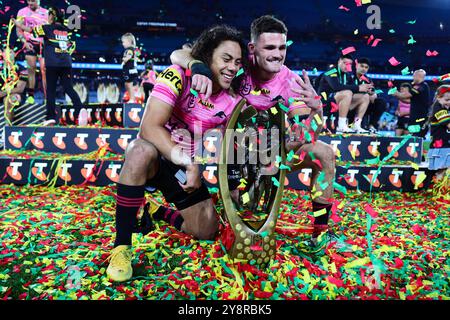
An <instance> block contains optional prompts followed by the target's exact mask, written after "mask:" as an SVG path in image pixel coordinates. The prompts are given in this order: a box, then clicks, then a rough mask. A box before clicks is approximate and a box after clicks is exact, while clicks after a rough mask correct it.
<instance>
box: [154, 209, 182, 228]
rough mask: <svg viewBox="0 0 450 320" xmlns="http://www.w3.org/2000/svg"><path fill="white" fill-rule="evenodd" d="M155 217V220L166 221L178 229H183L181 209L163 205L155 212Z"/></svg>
mask: <svg viewBox="0 0 450 320" xmlns="http://www.w3.org/2000/svg"><path fill="white" fill-rule="evenodd" d="M153 218H154V219H155V220H162V221H165V222H167V223H168V224H170V225H172V226H174V227H175V228H177V229H178V230H181V226H182V224H183V222H184V219H183V216H182V215H181V213H180V211H178V210H173V209H171V208H166V207H162V206H161V207H159V208H158V210H157V211H156V212H155V213H154V214H153Z"/></svg>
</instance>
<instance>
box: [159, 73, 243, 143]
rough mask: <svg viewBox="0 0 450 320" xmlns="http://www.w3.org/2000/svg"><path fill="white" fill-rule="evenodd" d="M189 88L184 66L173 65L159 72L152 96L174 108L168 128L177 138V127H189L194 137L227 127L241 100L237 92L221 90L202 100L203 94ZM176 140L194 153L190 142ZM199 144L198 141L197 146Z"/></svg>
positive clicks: (189, 80)
mask: <svg viewBox="0 0 450 320" xmlns="http://www.w3.org/2000/svg"><path fill="white" fill-rule="evenodd" d="M190 90H191V78H190V77H187V76H186V75H185V72H184V70H183V69H182V68H181V67H179V66H177V65H172V66H170V67H169V68H167V69H166V70H164V71H163V72H162V73H160V74H159V75H158V78H157V79H156V84H155V87H154V88H153V91H152V93H151V95H150V97H154V98H158V99H159V100H161V101H163V102H165V103H167V104H169V105H171V106H172V107H173V111H172V116H171V117H170V119H169V122H168V123H167V124H166V128H167V129H168V130H169V132H171V134H172V138H174V139H178V138H179V134H177V132H176V131H177V129H186V130H188V131H189V133H190V134H191V137H192V138H194V133H195V134H200V133H204V132H205V131H207V130H209V129H213V128H219V129H224V128H225V125H226V123H227V121H228V119H229V118H230V116H231V113H232V112H233V109H234V107H235V105H236V104H237V103H238V102H239V100H240V99H241V97H240V96H238V95H237V96H236V97H232V96H231V95H229V94H228V92H227V91H225V90H222V91H220V93H218V94H215V95H212V96H211V97H210V98H209V99H208V101H203V100H201V99H199V97H200V96H198V97H196V96H195V95H194V94H193V93H192V92H191V91H190ZM175 141H176V142H177V143H179V144H180V145H182V146H183V148H186V149H188V148H189V149H190V150H191V152H194V151H196V150H194V149H192V148H191V145H190V144H189V146H188V144H187V143H183V142H182V141H179V140H178V141H177V140H175ZM183 141H184V140H183ZM200 143H201V142H200ZM197 147H198V146H197V144H195V147H194V148H197ZM189 149H188V150H189Z"/></svg>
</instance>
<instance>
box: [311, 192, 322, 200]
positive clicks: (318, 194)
mask: <svg viewBox="0 0 450 320" xmlns="http://www.w3.org/2000/svg"><path fill="white" fill-rule="evenodd" d="M322 194H323V192H322V191H317V192H315V193H313V194H312V195H311V197H312V198H313V200H314V199H317V198H319V197H320V196H322Z"/></svg>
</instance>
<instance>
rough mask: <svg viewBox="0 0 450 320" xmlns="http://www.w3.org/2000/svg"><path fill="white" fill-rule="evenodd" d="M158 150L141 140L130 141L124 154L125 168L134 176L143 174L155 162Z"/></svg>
mask: <svg viewBox="0 0 450 320" xmlns="http://www.w3.org/2000/svg"><path fill="white" fill-rule="evenodd" d="M157 157H158V150H157V149H156V148H155V146H154V145H153V144H151V143H150V142H147V141H144V140H142V139H136V140H133V141H131V143H130V144H129V145H128V147H127V150H126V152H125V161H126V162H127V167H128V168H129V169H131V170H133V171H135V172H136V174H145V172H144V171H146V170H148V168H149V167H150V165H151V164H152V163H153V162H155V161H156V159H157Z"/></svg>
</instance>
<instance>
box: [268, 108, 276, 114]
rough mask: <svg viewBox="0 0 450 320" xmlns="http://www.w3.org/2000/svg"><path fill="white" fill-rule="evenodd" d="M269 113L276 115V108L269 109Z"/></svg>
mask: <svg viewBox="0 0 450 320" xmlns="http://www.w3.org/2000/svg"><path fill="white" fill-rule="evenodd" d="M270 111H271V112H272V113H273V114H277V113H278V110H277V108H275V107H272V108H270Z"/></svg>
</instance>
